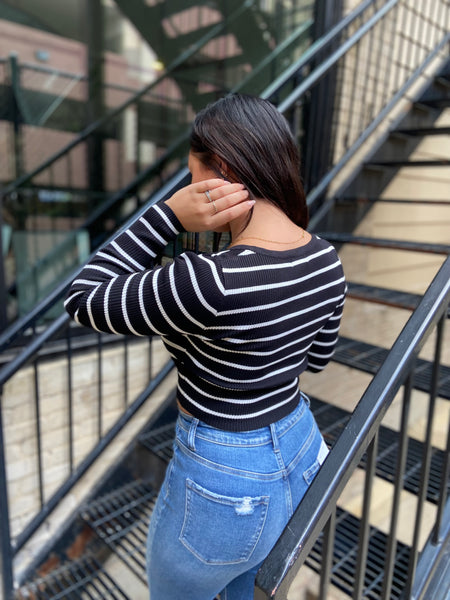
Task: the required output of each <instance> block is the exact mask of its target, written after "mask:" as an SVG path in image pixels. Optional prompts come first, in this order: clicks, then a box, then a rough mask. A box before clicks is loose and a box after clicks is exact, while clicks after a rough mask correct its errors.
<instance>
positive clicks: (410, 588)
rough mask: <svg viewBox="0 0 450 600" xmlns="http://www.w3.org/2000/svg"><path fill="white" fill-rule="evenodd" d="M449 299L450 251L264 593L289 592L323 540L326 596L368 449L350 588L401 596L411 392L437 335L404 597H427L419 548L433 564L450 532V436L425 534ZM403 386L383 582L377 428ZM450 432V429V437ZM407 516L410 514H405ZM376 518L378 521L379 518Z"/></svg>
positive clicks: (275, 557) (333, 456)
mask: <svg viewBox="0 0 450 600" xmlns="http://www.w3.org/2000/svg"><path fill="white" fill-rule="evenodd" d="M449 302H450V257H449V258H447V259H446V261H445V262H444V264H443V266H442V267H441V269H440V271H439V273H438V274H437V275H436V277H435V279H434V280H433V282H432V283H431V285H430V287H429V288H428V290H427V292H426V293H425V295H424V296H423V298H422V301H421V302H420V304H419V306H418V307H417V309H416V310H415V311H414V313H413V314H412V316H411V318H410V319H409V321H408V322H407V324H406V325H405V327H404V329H403V331H402V332H401V333H400V335H399V337H398V338H397V340H396V342H395V343H394V345H393V346H392V348H391V350H390V352H389V355H388V357H387V358H386V360H385V361H384V363H383V365H382V366H381V368H380V370H379V371H378V373H377V374H376V375H375V377H374V378H373V380H372V381H371V383H370V384H369V386H368V387H367V389H366V391H365V393H364V395H363V396H362V398H361V400H360V401H359V403H358V405H357V406H356V408H355V410H354V413H353V415H352V416H351V418H350V420H349V421H348V422H347V424H346V426H345V428H344V430H343V431H342V433H341V435H340V436H339V438H338V439H337V441H336V442H335V444H334V446H333V447H332V449H331V451H330V454H329V456H328V457H327V459H326V461H325V463H324V464H323V466H322V468H321V470H320V471H319V473H318V475H317V477H316V479H315V480H314V481H313V483H312V485H311V487H310V488H309V489H308V491H307V493H306V495H305V497H304V499H303V500H302V502H301V505H300V507H299V508H298V509H297V511H296V512H295V513H294V515H293V517H292V519H291V521H290V522H289V525H288V526H287V527H286V529H285V531H284V532H283V534H282V535H281V537H280V539H279V540H278V542H277V544H276V545H275V547H274V548H273V550H272V552H271V553H270V555H269V557H268V558H267V559H266V561H265V563H264V564H263V566H262V567H261V570H260V572H259V574H258V576H257V585H258V587H259V596H258V598H261V599H262V598H274V599H276V600H282V599H285V598H287V593H288V590H289V587H290V585H291V583H292V581H293V579H294V577H295V575H296V574H297V572H298V570H299V569H300V568H301V566H302V565H303V564H304V563H305V562H307V560H308V555H309V554H310V552H311V550H312V549H313V548H314V546H315V544H316V543H317V541H318V540H319V539H320V541H321V555H322V560H321V564H322V569H321V574H320V585H319V587H320V592H319V596H318V597H319V598H320V599H321V600H326V598H327V597H328V596H327V593H328V590H329V588H330V585H332V584H333V583H334V579H333V576H334V570H335V568H336V566H337V562H338V558H337V555H336V550H335V548H334V538H335V533H336V512H337V510H338V505H339V499H340V496H341V493H342V491H343V489H344V487H345V485H346V483H347V482H348V481H349V479H350V477H351V475H352V473H353V472H354V471H355V469H357V467H358V464H359V463H360V461H361V459H362V458H363V456H364V455H365V454H366V453H367V455H366V456H367V465H366V472H365V484H364V492H363V499H362V518H361V521H360V525H359V531H358V544H357V547H356V548H355V552H354V555H353V556H352V557H351V560H350V561H349V565H348V566H349V569H350V571H349V572H350V577H351V579H352V585H349V588H350V592H348V593H349V594H350V595H351V596H352V597H353V598H354V599H355V600H358V599H361V598H364V597H370V598H372V597H376V598H380V599H383V600H389V599H391V598H398V597H399V596H398V595H397V594H394V593H393V592H392V588H393V584H394V583H395V580H394V566H395V561H396V558H398V557H397V555H396V547H397V543H398V535H397V528H398V525H399V517H400V511H401V510H402V507H401V506H400V499H401V498H400V497H401V493H402V489H403V480H404V476H405V460H406V452H407V447H408V439H410V438H409V432H408V418H409V414H410V413H411V412H412V411H413V409H414V407H415V406H416V405H417V404H419V405H422V404H423V402H424V399H423V397H420V396H418V395H414V394H413V393H412V388H413V386H412V384H413V371H414V367H415V361H416V360H417V358H418V356H419V353H420V350H421V349H422V347H423V346H424V344H425V342H426V341H427V340H428V339H429V338H430V336H431V335H432V333H434V332H435V333H436V336H435V346H434V358H433V375H432V378H431V381H430V392H429V397H428V409H427V426H426V433H425V441H424V454H423V458H422V463H421V477H420V484H419V493H418V501H417V503H416V505H415V508H414V509H413V511H411V506H410V505H408V506H407V507H406V509H405V508H403V510H406V511H407V515H406V519H407V523H408V524H409V531H411V533H412V536H411V544H410V548H409V551H408V553H407V556H406V561H405V563H406V567H405V569H406V570H405V572H404V579H403V582H402V583H403V586H404V587H403V589H400V592H401V593H402V594H403V596H402V598H405V599H409V598H415V599H418V598H426V597H427V596H423V595H417V593H416V592H417V590H419V589H421V590H422V592H421V594H423V581H422V580H421V579H420V578H417V577H416V573H417V564H418V560H420V553H421V552H424V550H425V548H426V549H427V553H426V557H427V558H426V560H427V561H429V565H428V566H429V567H430V565H432V564H433V563H434V561H435V560H436V558H437V556H438V555H439V551H440V549H441V547H442V544H443V543H444V542H445V540H448V538H449V535H450V519H449V516H450V502H449V497H448V483H449V482H448V468H449V454H448V449H449V439H448V438H447V443H446V449H447V450H446V458H445V461H444V468H443V473H442V481H441V489H440V493H439V498H438V500H437V503H438V509H437V511H436V514H435V518H434V519H433V520H432V522H431V524H427V526H428V531H427V533H428V539H427V541H426V543H424V542H423V541H422V540H423V531H422V528H423V527H424V519H423V516H424V507H425V504H426V490H427V487H428V479H429V465H430V458H431V453H432V426H433V420H434V419H435V417H436V406H437V386H438V383H439V367H440V365H441V351H442V342H443V330H444V326H445V321H446V316H447V310H448V306H449ZM402 387H403V396H402V400H401V425H400V431H399V436H400V444H399V452H398V455H397V465H396V473H395V477H394V480H393V481H394V485H393V493H392V503H391V504H390V506H389V503H388V502H386V504H385V507H384V512H383V518H384V520H386V519H390V526H389V531H388V535H387V541H386V544H385V547H384V548H383V549H382V552H383V557H384V570H383V572H382V577H381V578H379V579H378V581H373V580H372V581H371V580H370V576H369V575H368V571H369V570H370V565H368V564H367V562H366V560H367V554H368V548H369V544H370V541H371V540H370V537H371V532H370V525H369V524H370V523H371V501H372V499H373V490H374V479H375V477H374V474H375V465H376V463H377V460H378V458H379V454H378V452H377V441H378V432H379V430H380V426H381V421H382V419H383V417H384V415H385V413H386V411H387V410H388V408H389V406H390V405H391V404H392V402H393V400H394V398H395V397H396V395H397V393H398V392H399V390H400V389H401V388H402ZM449 434H450V432H449V433H448V434H447V435H449ZM403 517H405V515H404V514H403ZM372 522H373V520H372ZM370 586H372V588H375V587H377V590H376V592H374V591H372V593H373V594H375V595H373V596H372V595H370V593H371V592H370Z"/></svg>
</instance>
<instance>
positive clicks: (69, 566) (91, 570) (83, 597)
mask: <svg viewBox="0 0 450 600" xmlns="http://www.w3.org/2000/svg"><path fill="white" fill-rule="evenodd" d="M14 597H15V599H16V600H25V598H27V599H28V598H32V599H33V600H76V599H80V600H89V599H91V600H93V599H98V600H102V599H104V598H112V599H114V600H132V598H131V597H130V596H127V594H126V593H125V592H124V591H123V590H122V588H121V587H120V586H119V585H118V583H117V582H116V581H115V580H114V579H113V578H112V577H111V576H110V575H109V574H108V573H107V572H106V571H105V570H104V568H103V566H102V565H101V563H100V562H99V561H98V560H97V558H96V557H95V556H94V555H91V554H87V555H85V556H83V558H81V559H79V560H76V561H70V562H67V563H66V564H64V565H62V566H61V567H59V568H58V569H55V570H54V571H52V572H51V573H50V574H48V575H46V576H45V577H40V578H37V579H35V580H34V581H32V582H30V583H28V584H27V585H26V586H23V587H21V588H20V589H19V590H18V591H17V592H16V593H15V595H14Z"/></svg>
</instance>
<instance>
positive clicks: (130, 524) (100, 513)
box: [81, 480, 158, 582]
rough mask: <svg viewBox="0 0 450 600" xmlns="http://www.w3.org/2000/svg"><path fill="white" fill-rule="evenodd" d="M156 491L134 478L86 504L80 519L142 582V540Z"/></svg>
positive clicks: (143, 561)
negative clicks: (130, 481)
mask: <svg viewBox="0 0 450 600" xmlns="http://www.w3.org/2000/svg"><path fill="white" fill-rule="evenodd" d="M157 493H158V492H157V490H156V489H155V488H154V487H153V485H152V484H151V483H150V482H149V481H143V480H136V481H134V482H132V483H128V484H126V485H124V486H123V487H121V488H118V489H116V490H113V491H112V492H110V493H109V494H106V495H104V496H101V497H100V498H98V499H97V500H95V501H94V502H90V503H89V504H87V505H85V506H84V507H83V508H82V510H81V517H82V519H83V520H84V521H85V522H86V523H87V524H88V525H89V526H90V527H91V528H92V529H93V530H94V531H95V532H96V534H97V535H98V536H99V538H100V539H101V540H102V541H103V542H104V543H105V544H106V545H107V546H108V547H109V548H110V549H111V550H112V551H113V552H115V553H116V555H117V556H118V557H119V558H120V559H122V560H123V562H124V563H125V564H126V565H127V566H128V567H129V568H130V569H131V570H132V571H133V572H134V573H135V574H136V575H137V576H138V577H139V578H140V579H141V580H142V581H144V582H146V572H145V541H146V539H147V532H148V526H149V523H150V516H151V513H152V511H153V508H154V505H155V502H156V497H157Z"/></svg>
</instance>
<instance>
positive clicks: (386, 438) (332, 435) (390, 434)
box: [310, 398, 445, 504]
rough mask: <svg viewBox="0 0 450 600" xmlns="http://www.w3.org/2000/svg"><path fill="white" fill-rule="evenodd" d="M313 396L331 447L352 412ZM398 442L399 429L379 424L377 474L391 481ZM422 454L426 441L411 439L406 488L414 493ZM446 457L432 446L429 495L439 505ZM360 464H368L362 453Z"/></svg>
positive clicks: (322, 428) (393, 478)
mask: <svg viewBox="0 0 450 600" xmlns="http://www.w3.org/2000/svg"><path fill="white" fill-rule="evenodd" d="M310 399H311V410H312V412H313V413H314V417H315V419H316V421H317V424H318V426H319V429H320V430H321V432H322V434H323V436H324V438H325V441H326V442H327V444H328V446H332V445H333V444H334V442H335V441H336V439H337V438H338V436H339V435H340V433H341V431H342V430H343V429H344V427H345V425H346V424H347V422H348V420H349V419H350V417H351V413H350V412H348V411H346V410H344V409H342V408H339V407H337V406H334V405H332V404H328V403H326V402H323V401H322V400H319V399H317V398H310ZM399 444H400V436H399V433H398V432H397V431H395V430H394V429H390V428H389V427H385V426H381V427H380V430H379V436H378V455H377V461H376V468H375V475H376V476H377V477H379V478H380V479H384V480H386V481H389V482H390V483H394V482H395V477H396V467H397V456H398V448H399ZM423 455H424V445H423V443H422V442H420V441H419V440H416V439H414V438H410V439H409V440H408V449H407V455H406V463H405V477H404V481H403V487H404V489H405V490H407V491H408V492H411V493H412V494H417V493H418V492H419V488H420V475H421V466H422V459H423ZM444 459H445V453H444V452H443V451H442V450H440V449H439V448H432V451H431V460H430V470H429V478H428V488H427V495H426V498H427V501H428V502H431V503H433V504H436V503H437V501H438V498H439V492H440V485H441V479H442V473H443V469H444ZM359 466H360V467H361V468H365V467H366V456H363V458H362V460H361V463H360V465H359Z"/></svg>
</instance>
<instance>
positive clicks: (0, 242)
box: [0, 193, 8, 333]
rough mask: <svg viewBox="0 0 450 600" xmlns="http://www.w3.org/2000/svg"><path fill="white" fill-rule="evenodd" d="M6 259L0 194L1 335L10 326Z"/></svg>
mask: <svg viewBox="0 0 450 600" xmlns="http://www.w3.org/2000/svg"><path fill="white" fill-rule="evenodd" d="M4 261H5V257H4V255H3V194H1V193H0V333H1V332H2V331H5V329H6V328H7V326H8V313H7V306H8V298H7V291H6V275H5V262H4Z"/></svg>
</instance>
